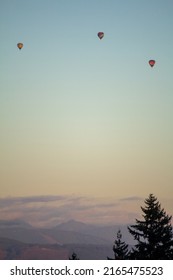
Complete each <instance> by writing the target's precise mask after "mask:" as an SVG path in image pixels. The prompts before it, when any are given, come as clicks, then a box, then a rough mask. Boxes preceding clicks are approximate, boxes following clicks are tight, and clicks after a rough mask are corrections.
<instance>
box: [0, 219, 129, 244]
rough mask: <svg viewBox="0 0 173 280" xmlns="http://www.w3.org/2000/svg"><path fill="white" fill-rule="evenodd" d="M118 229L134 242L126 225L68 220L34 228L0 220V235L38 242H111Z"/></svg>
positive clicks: (17, 221)
mask: <svg viewBox="0 0 173 280" xmlns="http://www.w3.org/2000/svg"><path fill="white" fill-rule="evenodd" d="M119 229H121V232H122V235H123V239H124V241H126V243H128V244H130V245H132V244H134V241H133V239H132V238H131V236H130V234H129V233H128V230H127V225H112V226H98V225H97V226H96V225H90V224H85V223H82V222H78V221H75V220H70V221H68V222H65V223H61V224H59V225H57V226H55V227H52V228H36V227H32V226H31V225H30V224H28V223H26V222H24V221H20V220H12V221H4V220H0V237H7V238H11V239H15V240H18V241H22V242H28V243H39V244H54V243H58V244H72V243H76V244H78V243H79V244H110V243H111V244H112V243H113V242H114V240H115V238H116V233H117V231H118V230H119Z"/></svg>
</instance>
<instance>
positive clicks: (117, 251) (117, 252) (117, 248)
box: [107, 230, 128, 260]
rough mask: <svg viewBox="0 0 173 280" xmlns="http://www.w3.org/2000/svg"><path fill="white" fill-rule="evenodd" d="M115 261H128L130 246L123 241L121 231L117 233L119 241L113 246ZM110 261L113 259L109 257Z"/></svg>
mask: <svg viewBox="0 0 173 280" xmlns="http://www.w3.org/2000/svg"><path fill="white" fill-rule="evenodd" d="M113 252H114V259H115V260H125V259H128V245H127V244H126V243H125V242H124V241H122V234H121V230H118V232H117V239H116V240H115V244H114V245H113ZM107 259H108V260H111V258H109V257H107Z"/></svg>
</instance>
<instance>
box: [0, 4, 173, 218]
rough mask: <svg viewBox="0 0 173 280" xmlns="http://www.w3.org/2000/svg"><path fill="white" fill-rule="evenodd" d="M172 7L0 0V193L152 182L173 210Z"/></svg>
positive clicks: (51, 192) (115, 189)
mask: <svg viewBox="0 0 173 280" xmlns="http://www.w3.org/2000/svg"><path fill="white" fill-rule="evenodd" d="M172 14H173V1H172V0H164V1H163V0H147V1H139V0H104V1H103V0H87V1H86V0H73V1H72V0H30V1H23V0H0V40H1V44H0V127H1V137H0V141H1V156H0V171H1V177H0V178H1V179H0V180H1V182H0V198H1V200H2V201H0V205H1V202H3V203H2V204H3V205H5V204H4V201H6V199H7V198H8V197H11V199H14V201H16V199H18V198H20V199H22V198H24V197H25V198H27V197H31V201H32V199H33V197H37V196H38V197H40V196H41V197H42V196H45V197H49V198H51V197H52V196H55V197H57V196H58V198H59V196H60V197H61V199H58V201H61V205H63V203H64V197H65V200H66V199H67V198H68V199H69V196H70V197H73V199H72V200H74V199H77V200H78V201H79V200H80V199H81V197H82V198H85V203H84V204H86V205H89V204H87V199H92V203H94V202H93V201H94V199H95V200H97V203H98V204H99V205H102V204H101V202H98V201H99V199H100V200H101V201H102V203H105V207H104V209H106V205H110V207H112V203H114V202H115V204H116V201H122V200H123V199H125V200H126V199H127V200H128V199H129V201H131V202H132V201H133V203H134V205H137V206H138V208H139V205H141V203H142V202H141V199H143V200H144V199H145V198H146V197H147V196H148V195H149V193H153V194H154V195H156V196H157V197H158V199H159V200H160V201H161V203H162V202H163V206H164V208H165V209H166V210H167V212H168V213H169V214H173V144H172V143H173V70H172V69H173V36H172V30H173V16H172ZM99 31H103V32H104V33H105V37H104V38H103V39H102V40H99V39H98V37H97V33H98V32H99ZM18 42H23V44H24V47H23V49H22V50H21V51H19V50H18V48H17V46H16V45H17V43H18ZM149 59H155V60H156V64H155V66H154V67H153V68H151V67H150V66H149V64H148V60H149ZM133 197H137V199H134V200H133V199H131V198H133ZM138 198H139V199H138ZM38 200H39V199H38ZM50 201H51V202H52V199H50ZM55 201H56V205H57V200H56V199H55ZM81 201H82V200H80V205H81V203H82V202H81ZM7 202H8V199H7ZM25 202H26V201H25ZM32 202H33V201H32ZM37 202H38V201H37ZM41 202H42V203H44V206H45V205H47V204H46V203H47V200H46V201H44V200H43V201H42V199H41ZM137 202H138V203H137ZM22 203H23V200H22ZM27 203H28V202H27ZM34 203H35V202H34ZM109 203H110V204H109ZM135 203H137V204H135ZM15 205H16V204H15ZM27 205H28V204H27ZM39 205H40V204H39ZM64 205H65V204H64ZM69 205H70V204H68V207H69ZM8 206H9V204H8V203H7V206H5V209H6V210H4V211H5V212H2V211H1V214H0V215H2V217H3V218H9V217H10V215H11V217H13V215H14V209H12V208H8ZM32 206H33V204H32ZM90 206H91V205H90ZM3 207H4V206H3ZM24 207H25V206H23V208H24ZM50 207H52V208H51V209H54V208H53V207H55V205H51V206H50ZM124 207H126V210H127V212H128V213H129V215H130V213H131V212H132V216H133V213H135V211H136V206H133V207H132V204H131V203H130V204H128V206H127V205H124V204H123V205H122V204H119V208H118V211H119V212H117V213H119V214H117V215H119V217H121V215H120V213H121V211H122V212H123V211H124ZM128 207H129V208H128ZM7 208H8V209H7ZM31 208H32V207H30V209H31ZM3 209H4V208H3ZM26 209H28V208H27V207H26ZM32 209H33V208H32ZM34 209H35V208H34ZM107 209H108V208H107ZM68 210H69V209H68ZM90 210H91V208H90ZM139 210H140V209H139ZM21 211H22V210H21V209H18V210H17V212H16V214H15V215H14V216H15V217H16V218H17V217H18V216H19V217H21ZM35 211H36V210H35ZM82 211H83V210H82ZM92 211H93V210H92ZM92 211H91V213H93V212H92ZM106 211H107V212H104V213H105V215H107V218H106V217H105V219H104V221H106V219H107V220H108V221H111V219H113V216H114V215H115V212H116V211H115V212H114V211H112V210H110V209H108V210H106ZM26 212H27V211H26ZM10 213H11V214H10ZM12 213H13V215H12ZM27 213H28V212H27ZM55 213H56V211H55ZM55 213H54V215H55ZM62 213H63V211H62ZM67 213H69V211H67ZM77 213H78V214H77ZM82 213H83V214H81V215H79V211H76V212H75V213H74V215H73V216H72V217H71V216H70V218H76V217H77V218H79V219H80V220H87V221H88V219H87V217H88V216H90V215H91V213H89V212H82ZM97 213H98V212H97V209H96V210H95V217H96V216H97V215H96V214H97ZM99 213H100V219H101V212H99ZM102 214H103V213H102ZM126 214H127V213H126ZM32 216H33V215H32ZM50 216H51V215H49V219H50ZM22 217H23V216H22ZM61 218H62V217H61ZM96 220H97V217H96ZM119 220H120V218H119ZM127 220H128V217H127V216H126V217H124V216H122V222H123V221H127ZM93 222H94V221H93Z"/></svg>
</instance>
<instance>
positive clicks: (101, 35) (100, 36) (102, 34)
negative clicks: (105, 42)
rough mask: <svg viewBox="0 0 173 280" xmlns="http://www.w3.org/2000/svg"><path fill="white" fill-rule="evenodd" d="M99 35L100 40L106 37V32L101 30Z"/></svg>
mask: <svg viewBox="0 0 173 280" xmlns="http://www.w3.org/2000/svg"><path fill="white" fill-rule="evenodd" d="M97 36H98V37H99V38H100V40H101V39H102V38H103V37H104V32H99V33H98V34H97Z"/></svg>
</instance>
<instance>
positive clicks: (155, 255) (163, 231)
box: [128, 194, 173, 260]
mask: <svg viewBox="0 0 173 280" xmlns="http://www.w3.org/2000/svg"><path fill="white" fill-rule="evenodd" d="M144 202H145V207H141V209H142V211H143V213H144V214H143V215H142V216H143V218H144V220H143V221H140V220H138V219H136V224H135V225H131V226H130V227H128V230H129V232H130V234H132V235H133V237H134V239H135V240H136V241H137V244H136V245H135V247H134V248H133V249H132V251H131V253H130V259H139V260H142V259H145V260H168V259H171V260H172V259H173V229H172V226H171V218H172V217H171V216H168V215H167V214H166V212H165V210H164V209H162V208H161V204H160V203H159V201H158V200H157V198H156V197H155V196H154V195H153V194H150V195H149V198H147V199H145V201H144Z"/></svg>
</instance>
